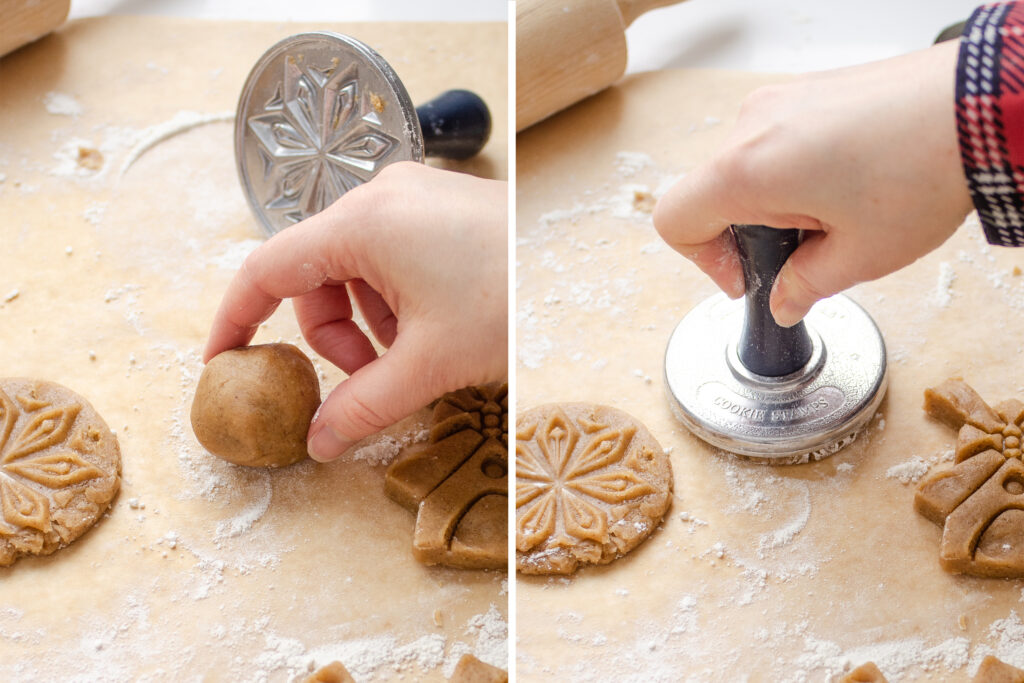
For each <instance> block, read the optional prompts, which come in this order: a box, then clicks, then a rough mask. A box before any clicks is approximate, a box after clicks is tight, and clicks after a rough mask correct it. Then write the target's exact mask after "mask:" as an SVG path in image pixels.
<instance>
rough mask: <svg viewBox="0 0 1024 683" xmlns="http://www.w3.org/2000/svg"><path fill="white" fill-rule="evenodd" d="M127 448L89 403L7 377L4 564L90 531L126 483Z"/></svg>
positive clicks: (1, 438) (2, 449)
mask: <svg viewBox="0 0 1024 683" xmlns="http://www.w3.org/2000/svg"><path fill="white" fill-rule="evenodd" d="M120 473H121V450H120V448H119V447H118V444H117V439H116V438H115V437H114V435H113V434H112V433H111V431H110V429H109V428H108V427H107V425H106V423H105V422H104V421H103V418H101V417H100V416H99V415H98V414H97V413H96V411H95V410H94V409H93V407H92V406H91V405H89V402H88V401H86V400H85V399H84V398H82V397H81V396H79V395H78V394H76V393H75V392H73V391H71V390H70V389H67V388H65V387H62V386H60V385H59V384H54V383H52V382H44V381H40V380H31V379H0V566H6V565H9V564H12V563H13V562H14V561H15V560H16V559H17V558H18V557H19V556H21V555H49V554H50V553H52V552H54V551H55V550H57V549H58V548H61V547H63V546H66V545H67V544H68V543H71V542H72V541H73V540H75V539H76V538H78V537H79V536H81V535H82V534H84V533H85V532H86V531H87V530H88V529H89V528H90V527H91V526H92V525H93V524H95V523H96V520H98V519H99V518H100V515H102V514H103V513H104V512H105V511H106V509H107V507H108V506H109V505H110V501H111V500H113V499H114V495H115V494H116V493H117V490H118V487H119V486H120V484H121V480H120Z"/></svg>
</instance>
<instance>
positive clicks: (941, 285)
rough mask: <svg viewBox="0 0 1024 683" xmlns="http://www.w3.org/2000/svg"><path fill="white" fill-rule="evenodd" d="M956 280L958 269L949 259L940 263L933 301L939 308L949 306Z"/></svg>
mask: <svg viewBox="0 0 1024 683" xmlns="http://www.w3.org/2000/svg"><path fill="white" fill-rule="evenodd" d="M955 280H956V271H955V270H953V266H952V265H951V264H950V263H949V261H943V262H942V263H940V264H939V279H938V281H937V282H936V283H935V292H934V293H933V294H932V301H933V302H934V303H935V305H936V306H938V307H939V308H947V307H948V306H949V304H950V302H952V301H953V282H954V281H955Z"/></svg>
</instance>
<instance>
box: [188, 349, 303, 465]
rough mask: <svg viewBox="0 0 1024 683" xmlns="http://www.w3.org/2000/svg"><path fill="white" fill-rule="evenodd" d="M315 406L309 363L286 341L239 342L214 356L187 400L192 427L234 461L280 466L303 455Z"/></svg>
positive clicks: (219, 453) (202, 440)
mask: <svg viewBox="0 0 1024 683" xmlns="http://www.w3.org/2000/svg"><path fill="white" fill-rule="evenodd" d="M319 405H320V382H319V381H318V380H317V377H316V371H315V370H314V369H313V363H311V362H310V360H309V358H307V357H306V354H304V353H302V351H300V350H299V349H297V348H296V347H294V346H292V345H291V344H264V345H261V346H243V347H239V348H237V349H231V350H230V351H224V352H223V353H221V354H218V355H217V356H215V357H214V358H213V359H212V360H211V361H210V362H209V363H207V364H206V367H205V368H204V369H203V374H202V376H200V378H199V385H198V386H197V387H196V395H195V398H194V399H193V401H192V430H193V431H194V432H195V434H196V438H197V439H199V443H201V444H202V445H203V446H204V447H205V448H206V450H208V451H210V452H211V453H213V454H214V455H216V456H217V457H220V458H223V459H224V460H227V461H228V462H233V463H235V464H236V465H247V466H249V467H284V466H285V465H291V464H292V463H294V462H298V461H299V460H302V459H303V458H305V457H306V433H307V432H308V431H309V423H310V422H311V421H312V420H313V415H314V414H315V413H316V409H317V407H318V406H319Z"/></svg>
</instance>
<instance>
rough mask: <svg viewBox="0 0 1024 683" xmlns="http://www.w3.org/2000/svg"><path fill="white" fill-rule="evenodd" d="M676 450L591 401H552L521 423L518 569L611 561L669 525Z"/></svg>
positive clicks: (552, 569)
mask: <svg viewBox="0 0 1024 683" xmlns="http://www.w3.org/2000/svg"><path fill="white" fill-rule="evenodd" d="M671 498H672V467H671V464H670V463H669V459H668V455H666V454H665V451H664V450H663V449H662V448H661V446H660V445H659V444H658V442H657V441H656V440H655V439H654V437H653V436H651V434H650V432H648V431H647V429H646V428H645V427H644V426H643V425H642V424H640V423H639V422H638V421H637V420H636V419H634V418H633V417H631V416H629V415H627V414H626V413H624V412H622V411H621V410H617V409H615V408H609V407H607V406H600V405H593V404H587V403H567V404H550V405H544V406H540V407H537V408H534V409H532V410H528V411H526V412H525V413H523V414H522V415H520V416H519V418H518V419H517V421H516V568H517V569H518V570H519V571H520V572H522V573H524V574H570V573H572V572H574V571H576V569H577V568H578V567H579V566H580V565H583V564H607V563H609V562H611V561H612V560H614V559H616V558H618V557H621V556H623V555H625V554H626V553H628V552H629V551H630V550H632V549H633V548H635V547H636V546H638V545H639V544H640V543H641V542H642V541H643V540H644V539H645V538H647V536H649V535H650V534H651V532H652V531H654V529H655V528H656V527H657V526H658V524H660V523H661V519H662V517H663V516H664V514H665V512H666V511H667V510H668V507H669V504H670V503H671Z"/></svg>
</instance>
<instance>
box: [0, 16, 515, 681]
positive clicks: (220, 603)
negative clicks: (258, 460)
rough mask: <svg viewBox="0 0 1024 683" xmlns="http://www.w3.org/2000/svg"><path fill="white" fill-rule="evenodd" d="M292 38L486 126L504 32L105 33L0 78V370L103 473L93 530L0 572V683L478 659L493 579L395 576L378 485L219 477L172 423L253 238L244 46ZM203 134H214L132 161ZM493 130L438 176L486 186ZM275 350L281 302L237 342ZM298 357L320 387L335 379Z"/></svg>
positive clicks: (293, 474) (47, 48)
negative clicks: (98, 459)
mask: <svg viewBox="0 0 1024 683" xmlns="http://www.w3.org/2000/svg"><path fill="white" fill-rule="evenodd" d="M314 29H328V30H337V31H341V32H345V33H349V34H351V35H353V36H355V37H356V38H359V39H361V40H363V41H364V42H366V43H368V44H369V45H371V46H373V47H374V48H376V49H377V50H378V51H379V52H380V53H381V54H382V55H383V56H384V57H385V58H386V59H388V60H389V61H390V62H391V64H392V65H393V66H394V68H395V70H396V71H397V72H398V74H399V75H400V76H401V78H402V79H403V81H404V83H405V85H406V87H407V89H408V90H409V93H410V95H411V96H412V98H413V100H414V101H417V102H420V101H424V100H426V99H429V98H431V97H433V96H434V95H436V94H438V93H440V92H442V91H443V90H445V89H448V88H452V87H465V88H469V89H471V90H475V91H477V92H478V93H480V94H481V95H482V96H483V98H484V99H485V100H486V101H487V103H488V104H489V105H490V107H491V110H492V112H497V113H500V112H504V111H506V109H507V94H506V90H505V85H504V84H505V81H506V77H505V74H506V54H507V49H506V37H505V36H506V26H505V25H504V24H362V25H360V24H355V25H322V24H318V25H309V24H304V25H295V24H283V23H244V22H213V21H197V20H170V19H146V18H132V17H111V18H103V19H96V20H83V21H76V22H71V23H69V24H66V25H65V26H64V27H63V28H61V29H60V30H58V31H57V32H55V33H53V34H51V35H50V36H48V37H47V38H45V39H43V40H41V41H39V42H37V43H34V44H32V45H30V46H28V47H26V48H23V49H21V50H19V51H17V52H15V53H12V54H10V55H8V56H7V57H5V58H3V59H2V60H0V93H2V100H3V104H2V106H0V235H2V238H3V239H2V242H3V245H4V246H3V249H0V290H2V291H3V293H4V294H3V295H0V297H3V299H2V303H0V336H2V337H3V339H4V343H3V344H2V345H0V373H2V374H3V375H27V376H34V377H41V378H45V379H49V380H52V381H56V382H59V383H61V384H64V385H66V386H68V387H70V388H72V389H74V390H75V391H77V392H79V393H81V394H82V395H83V396H85V397H86V398H88V399H89V401H90V402H91V403H92V404H93V405H94V406H95V407H96V409H97V411H98V412H99V413H100V414H101V415H103V416H104V418H105V419H106V421H107V422H108V423H109V424H110V426H111V428H113V429H114V430H116V432H117V435H118V439H119V441H120V445H121V451H122V454H123V460H124V467H123V472H124V480H123V485H122V491H121V494H120V496H119V497H118V498H117V499H116V500H115V502H114V504H113V506H112V508H111V510H110V512H109V514H108V515H107V516H106V517H105V518H104V519H102V520H101V521H100V522H99V524H98V525H97V526H96V527H95V528H94V529H92V530H91V531H90V532H88V533H87V534H85V535H84V536H83V537H82V538H81V539H79V540H78V541H76V542H75V543H74V544H72V545H71V546H69V547H68V548H65V549H63V550H61V551H59V552H57V553H56V554H55V555H52V556H50V557H46V558H38V559H23V560H21V561H19V562H18V563H16V564H15V565H14V566H13V567H11V568H8V569H3V570H0V679H2V680H5V681H42V680H61V679H63V680H68V679H75V680H111V681H137V680H154V681H155V680H174V681H189V680H204V681H232V682H234V681H291V680H294V679H296V678H297V677H299V676H301V675H305V674H308V673H309V672H310V671H311V670H312V669H311V668H310V667H312V666H314V665H325V664H327V663H329V662H330V661H332V660H335V659H337V660H340V661H342V662H343V663H344V664H345V666H346V667H347V668H348V669H349V671H351V672H352V674H353V676H354V677H356V680H358V681H360V683H363V682H364V681H375V680H389V681H390V680H395V679H396V678H400V677H404V678H405V680H432V681H436V680H445V678H446V674H447V673H450V671H451V670H452V669H453V668H454V666H455V663H456V662H457V660H458V658H459V657H460V656H461V655H462V654H463V653H464V652H466V651H471V652H476V653H478V654H481V653H482V654H484V655H485V656H484V658H485V659H488V660H491V661H493V660H495V659H499V661H497V662H494V663H499V664H500V663H502V662H501V661H500V659H501V652H500V650H501V649H502V647H504V632H503V631H502V629H503V628H504V624H505V619H506V618H507V605H506V602H507V597H506V594H505V587H504V582H505V579H506V577H505V575H504V574H503V573H498V572H482V571H459V570H452V569H444V568H428V567H424V566H422V565H420V564H419V563H417V562H416V561H415V560H414V559H413V557H412V547H411V544H412V535H413V524H414V516H413V515H412V514H410V513H409V512H408V511H407V510H405V509H404V508H402V507H401V506H399V505H397V504H395V503H393V502H392V501H390V500H389V499H388V498H387V497H386V495H385V494H384V486H383V476H384V472H383V469H384V468H383V467H381V466H371V465H370V464H368V463H367V462H366V461H351V458H349V459H348V461H346V462H336V463H334V464H329V465H317V464H314V463H313V462H311V461H308V460H307V461H304V462H303V463H300V464H298V465H295V466H292V467H289V468H286V469H283V470H278V471H273V472H267V471H262V470H250V469H245V468H239V467H236V466H232V465H228V464H227V463H224V462H221V461H219V460H217V459H215V458H213V457H212V456H210V455H209V454H207V453H206V452H205V451H203V449H202V448H201V447H199V445H198V444H197V443H196V442H195V440H194V438H193V436H192V433H191V429H190V427H189V420H188V411H189V406H190V404H191V399H192V394H193V392H194V388H195V382H196V380H197V379H198V376H199V371H200V370H201V368H202V365H201V362H200V360H199V355H198V354H199V351H200V349H201V346H202V344H203V342H204V340H205V336H206V333H207V330H208V327H209V324H210V321H211V319H212V316H213V313H214V310H215V309H216V306H217V304H218V303H219V299H220V296H221V293H222V292H223V290H224V288H225V286H226V285H227V282H228V281H229V279H230V278H231V276H232V275H233V273H234V271H235V269H237V268H238V267H239V266H240V264H241V262H242V260H243V259H244V257H245V255H246V254H247V253H248V252H249V251H251V249H253V248H255V246H257V245H258V244H260V243H261V242H262V233H261V232H260V230H259V229H258V227H257V222H256V220H255V219H254V217H253V216H252V215H251V214H250V212H249V208H248V206H247V204H246V202H245V199H244V197H243V195H242V192H241V189H240V185H239V182H238V178H237V174H236V170H235V162H234V156H233V148H232V137H233V136H232V125H231V123H230V121H229V119H230V116H231V114H232V112H233V111H234V109H235V105H236V100H237V97H238V94H239V92H240V90H241V87H242V84H243V82H244V80H245V77H246V75H247V74H248V71H249V69H250V68H251V66H252V65H253V64H254V63H255V61H256V59H257V58H258V57H259V56H260V55H261V54H262V53H263V51H264V50H265V49H267V48H268V47H269V46H270V45H272V44H273V43H275V42H276V41H278V40H280V39H281V38H283V37H285V36H287V35H289V34H292V33H296V32H299V31H308V30H314ZM50 93H56V94H59V95H61V96H62V98H60V103H61V106H59V107H58V106H54V104H55V99H54V95H51V94H50ZM69 103H70V104H69ZM202 117H207V118H212V119H215V120H218V121H220V122H216V123H211V124H208V125H203V126H199V127H196V128H193V129H191V130H188V131H186V132H183V133H182V134H180V135H176V136H173V137H169V138H167V139H165V140H163V141H160V142H156V144H153V145H152V146H149V147H147V144H148V143H149V142H154V141H156V140H158V139H159V138H160V135H161V134H162V133H163V132H166V130H167V129H168V127H169V122H178V123H181V122H187V121H189V120H194V119H196V118H202ZM507 130H508V129H507V125H506V122H505V121H504V120H503V117H500V116H498V117H496V118H495V124H494V132H493V135H492V137H491V141H490V143H489V144H488V146H487V147H486V149H485V150H484V152H483V153H482V154H481V155H480V156H479V157H477V158H475V159H473V160H471V161H469V162H465V163H463V164H455V165H453V166H454V167H455V168H459V169H462V170H466V171H470V172H473V173H477V174H480V175H485V176H490V177H497V178H502V177H504V175H505V173H506V170H505V169H506V163H507V152H506V149H505V144H506V139H507ZM82 150H87V151H88V150H92V151H90V152H88V153H87V154H86V155H85V157H82ZM94 152H99V154H100V155H101V159H98V158H97V157H96V156H95V154H94ZM80 158H81V159H82V160H83V161H84V164H83V163H80ZM132 158H134V159H135V160H134V163H133V164H132V165H131V166H130V167H129V168H127V169H126V168H125V164H126V163H127V162H128V161H129V160H130V159H132ZM97 162H98V163H97ZM15 291H16V292H17V295H16V296H13V297H12V296H11V293H12V292H15ZM277 340H284V341H289V342H292V343H300V345H302V344H301V342H298V329H297V326H296V324H295V321H294V318H293V316H292V315H291V310H290V307H289V306H288V305H287V304H286V305H284V306H282V308H281V310H279V311H278V312H277V313H276V314H275V315H274V316H273V317H271V319H270V320H269V321H268V322H267V323H266V324H265V326H264V327H263V328H262V329H261V330H260V331H259V332H258V334H257V338H256V341H257V342H269V341H277ZM302 346H303V348H306V349H307V353H309V351H308V347H305V346H304V345H302ZM314 362H315V363H316V365H317V367H318V369H319V371H320V372H321V386H322V387H323V388H324V390H327V389H329V388H331V387H333V386H334V385H335V384H336V383H337V382H339V381H341V380H342V379H343V377H344V376H343V375H342V374H341V373H340V372H338V371H337V370H335V369H334V368H331V367H328V366H327V365H326V364H325V363H322V362H319V361H317V360H316V358H315V356H314ZM425 412H426V411H421V413H420V414H418V415H416V416H413V418H412V419H411V421H410V422H407V423H405V424H402V425H399V426H398V427H397V428H396V429H395V430H393V431H392V434H393V435H394V436H395V437H396V438H400V437H403V436H409V435H411V434H413V433H415V431H416V430H417V429H418V424H419V422H421V421H422V420H423V419H424V413H425Z"/></svg>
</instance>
